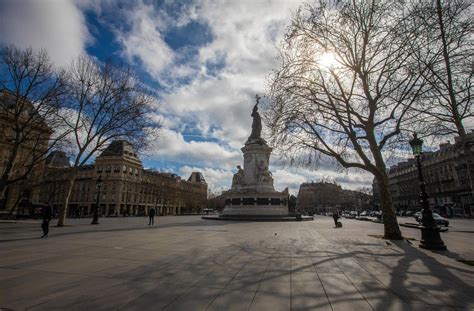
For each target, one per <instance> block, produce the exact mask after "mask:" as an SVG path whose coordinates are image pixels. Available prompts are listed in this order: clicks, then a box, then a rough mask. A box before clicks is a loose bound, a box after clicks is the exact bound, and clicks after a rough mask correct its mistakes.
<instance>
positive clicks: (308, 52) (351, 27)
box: [266, 1, 423, 239]
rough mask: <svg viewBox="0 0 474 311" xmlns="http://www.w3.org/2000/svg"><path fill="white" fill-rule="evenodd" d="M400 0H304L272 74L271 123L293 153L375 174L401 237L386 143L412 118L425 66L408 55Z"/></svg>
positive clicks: (388, 218) (388, 217) (388, 231)
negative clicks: (313, 1)
mask: <svg viewBox="0 0 474 311" xmlns="http://www.w3.org/2000/svg"><path fill="white" fill-rule="evenodd" d="M402 9H403V6H402V5H401V4H400V2H399V1H360V2H355V1H354V2H335V3H334V2H332V1H326V2H325V1H321V2H320V3H319V5H305V6H303V7H302V8H300V10H299V11H298V12H297V13H296V14H295V16H294V17H293V20H292V24H291V26H290V27H289V30H288V32H287V34H286V37H285V40H284V43H283V45H282V48H281V67H280V68H279V69H278V70H277V71H276V72H275V73H274V74H273V76H272V77H271V80H270V98H271V102H270V104H269V107H268V109H267V110H266V122H267V124H268V126H269V128H270V130H271V138H272V142H273V144H274V145H275V146H277V147H280V148H282V149H283V151H284V152H286V154H287V155H288V157H290V158H296V157H299V156H301V154H309V155H310V156H311V159H312V160H313V161H314V160H315V159H317V157H318V156H321V155H322V156H325V157H330V158H332V159H335V160H337V162H338V163H339V164H340V165H341V166H342V167H344V168H355V169H361V170H364V171H367V172H370V173H371V174H373V175H374V176H375V178H376V180H377V181H378V183H379V185H380V197H381V207H382V211H383V214H384V217H383V222H384V236H385V238H388V239H401V238H402V236H401V232H400V229H399V226H398V222H397V218H396V214H395V210H394V207H393V203H392V197H391V194H390V192H389V187H388V176H387V167H386V165H385V158H384V153H383V151H384V150H387V148H389V147H390V145H391V144H393V143H394V142H395V141H396V140H397V138H399V136H400V134H401V132H402V130H404V128H405V127H406V126H408V124H409V123H410V122H411V121H412V118H411V117H410V116H409V115H408V114H407V112H408V111H409V109H410V106H411V105H412V104H413V102H414V101H415V100H416V99H417V98H418V96H420V94H421V93H422V91H423V88H422V85H423V83H422V73H421V72H418V71H415V70H413V68H412V66H411V64H410V63H409V62H408V57H409V56H410V55H409V51H410V49H409V47H408V46H409V44H410V37H406V36H404V37H402V36H400V35H399V34H400V30H401V27H400V23H401V21H402V20H401V18H400V12H401V10H402Z"/></svg>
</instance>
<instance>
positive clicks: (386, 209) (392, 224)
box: [375, 171, 403, 240]
mask: <svg viewBox="0 0 474 311" xmlns="http://www.w3.org/2000/svg"><path fill="white" fill-rule="evenodd" d="M375 178H376V179H377V183H378V184H379V188H380V207H381V209H382V218H383V224H384V238H385V239H389V240H402V239H403V237H402V233H401V231H400V227H399V226H398V221H397V214H396V213H395V208H394V207H393V201H392V195H391V194H390V190H389V185H388V176H387V173H386V172H385V171H380V172H379V173H378V174H377V175H376V176H375Z"/></svg>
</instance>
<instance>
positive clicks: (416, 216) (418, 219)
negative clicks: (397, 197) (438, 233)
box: [413, 211, 421, 222]
mask: <svg viewBox="0 0 474 311" xmlns="http://www.w3.org/2000/svg"><path fill="white" fill-rule="evenodd" d="M413 217H414V218H415V220H416V221H418V222H419V221H420V220H421V211H420V212H416V213H415V214H413Z"/></svg>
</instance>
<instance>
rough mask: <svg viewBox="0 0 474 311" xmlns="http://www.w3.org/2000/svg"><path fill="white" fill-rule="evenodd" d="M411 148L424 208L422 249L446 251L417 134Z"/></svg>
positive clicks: (421, 202) (421, 141)
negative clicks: (426, 185)
mask: <svg viewBox="0 0 474 311" xmlns="http://www.w3.org/2000/svg"><path fill="white" fill-rule="evenodd" d="M410 146H411V149H412V151H413V155H414V156H415V159H416V167H417V169H418V183H419V185H420V204H421V207H422V208H423V210H422V217H421V226H420V229H421V241H420V247H421V248H426V249H438V250H445V249H446V245H444V242H443V240H441V236H440V234H439V227H438V226H437V225H436V223H435V221H434V218H433V213H432V212H431V209H430V204H429V202H428V195H427V194H426V188H425V180H424V178H423V171H422V168H421V156H422V153H423V148H422V147H423V140H421V139H419V138H418V136H417V135H416V132H415V133H414V134H413V139H412V140H410Z"/></svg>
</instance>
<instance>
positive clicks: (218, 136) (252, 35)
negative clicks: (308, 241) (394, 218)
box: [0, 0, 372, 194]
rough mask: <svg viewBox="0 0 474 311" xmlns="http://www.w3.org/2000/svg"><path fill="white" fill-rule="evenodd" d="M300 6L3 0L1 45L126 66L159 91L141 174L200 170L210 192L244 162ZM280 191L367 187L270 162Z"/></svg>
mask: <svg viewBox="0 0 474 311" xmlns="http://www.w3.org/2000/svg"><path fill="white" fill-rule="evenodd" d="M300 4H301V1H297V0H294V1H292V0H273V1H270V0H240V1H237V0H235V1H234V0H228V1H219V0H196V1H171V0H161V1H146V0H123V1H120V0H103V1H94V0H42V1H38V0H0V44H15V45H17V46H20V47H27V46H32V47H33V48H43V49H46V51H47V52H48V53H49V54H50V56H51V58H52V59H53V61H54V63H55V64H56V65H57V66H67V64H68V63H69V62H70V61H71V59H72V58H74V57H75V56H77V55H79V54H81V53H86V54H89V55H91V56H94V57H96V58H98V59H100V60H105V59H107V58H110V57H113V58H116V59H119V60H121V61H124V62H126V63H129V64H130V65H131V66H133V68H134V69H135V71H136V72H137V74H138V76H139V77H140V79H141V80H142V81H143V82H144V83H145V84H147V85H148V86H149V87H150V88H152V89H154V90H155V91H156V94H158V100H159V103H160V107H159V111H158V113H157V116H156V118H159V119H160V120H162V123H163V131H162V133H161V135H160V138H159V139H158V140H157V141H154V142H153V144H152V148H151V150H150V151H148V152H147V154H143V155H142V156H141V158H142V161H143V163H144V165H145V166H146V167H154V168H157V169H160V170H163V171H172V172H174V173H177V174H179V175H181V176H183V177H187V176H189V174H190V173H191V172H192V171H193V170H199V171H201V172H202V173H203V174H204V177H205V178H206V180H207V181H208V183H209V184H210V187H211V188H212V189H214V190H216V191H220V190H222V189H226V188H227V187H229V186H230V183H231V180H232V174H233V173H234V172H235V167H236V166H237V165H240V164H242V153H241V151H240V148H241V147H242V145H243V143H244V142H245V140H246V138H247V137H248V135H249V134H250V125H251V117H250V113H251V109H252V107H253V105H254V102H255V94H257V93H258V94H264V93H265V85H266V78H267V76H268V74H269V73H270V72H271V70H272V69H274V68H275V67H276V66H278V61H277V55H278V53H277V46H278V43H279V42H280V40H281V38H282V35H283V33H284V30H285V28H286V27H287V25H288V23H289V21H290V17H291V13H292V12H293V11H295V10H296V9H297V8H298V6H299V5H300ZM270 169H271V170H272V171H273V175H274V178H275V187H276V188H277V190H283V189H284V188H285V187H289V188H290V191H291V192H293V193H295V194H296V193H297V190H298V187H299V184H300V183H302V182H305V181H311V180H315V181H316V180H319V179H320V178H322V177H327V176H329V177H332V178H334V179H336V180H337V181H338V182H339V183H341V184H342V185H343V186H344V187H348V188H353V189H354V188H358V187H361V186H370V184H371V181H372V178H371V177H370V176H369V175H367V174H362V173H360V172H355V171H350V172H339V171H336V170H335V169H334V167H333V166H332V165H330V164H327V165H322V166H320V167H319V168H318V169H316V170H309V169H302V168H289V167H285V166H284V165H283V164H282V163H281V162H280V161H279V160H278V157H277V156H276V155H275V156H273V157H272V159H271V167H270Z"/></svg>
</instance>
